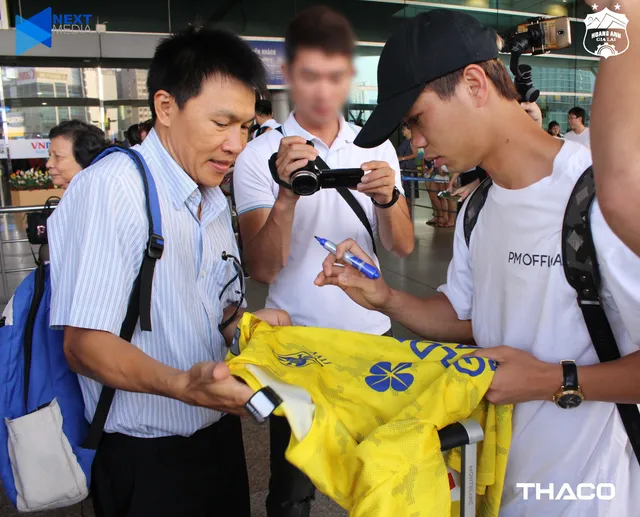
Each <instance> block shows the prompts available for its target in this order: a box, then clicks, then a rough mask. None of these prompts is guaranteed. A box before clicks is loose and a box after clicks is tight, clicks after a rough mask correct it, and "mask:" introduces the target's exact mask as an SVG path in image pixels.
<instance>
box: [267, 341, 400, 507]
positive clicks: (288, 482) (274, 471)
mask: <svg viewBox="0 0 640 517" xmlns="http://www.w3.org/2000/svg"><path fill="white" fill-rule="evenodd" d="M383 335H384V336H388V337H393V333H392V331H391V329H389V331H388V332H386V333H385V334H383ZM269 434H270V454H271V457H270V464H271V478H270V479H269V495H268V496H267V517H309V514H310V512H311V501H313V500H314V498H315V493H316V489H315V487H314V486H313V483H312V482H311V480H310V479H309V478H308V477H307V476H306V475H304V474H303V473H302V472H301V471H300V470H298V469H297V468H296V467H294V466H293V465H291V463H289V462H288V461H287V459H286V458H285V457H284V453H285V451H286V450H287V447H288V446H289V440H290V438H291V428H290V427H289V422H288V421H287V419H286V418H284V417H281V416H274V415H271V418H270V419H269Z"/></svg>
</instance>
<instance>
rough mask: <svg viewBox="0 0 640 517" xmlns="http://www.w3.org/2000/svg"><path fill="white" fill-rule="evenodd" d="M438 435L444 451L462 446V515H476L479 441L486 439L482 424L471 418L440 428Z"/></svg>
mask: <svg viewBox="0 0 640 517" xmlns="http://www.w3.org/2000/svg"><path fill="white" fill-rule="evenodd" d="M438 437H439V438H440V450H441V451H442V452H445V451H449V450H451V449H455V448H456V447H460V448H461V450H460V453H461V456H462V469H461V470H462V472H461V473H460V474H461V475H460V478H461V479H460V517H474V516H475V514H476V477H477V463H478V442H481V441H482V440H483V439H484V431H483V430H482V426H481V425H480V424H479V423H478V422H476V421H475V420H473V419H471V418H470V419H467V420H462V421H460V422H455V423H454V424H451V425H448V426H447V427H444V428H442V429H440V430H439V431H438Z"/></svg>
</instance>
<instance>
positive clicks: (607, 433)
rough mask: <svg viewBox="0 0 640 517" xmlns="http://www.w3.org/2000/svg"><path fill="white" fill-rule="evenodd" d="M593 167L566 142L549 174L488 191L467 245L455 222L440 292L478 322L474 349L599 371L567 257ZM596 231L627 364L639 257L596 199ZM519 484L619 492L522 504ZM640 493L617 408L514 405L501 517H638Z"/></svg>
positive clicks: (639, 319)
mask: <svg viewBox="0 0 640 517" xmlns="http://www.w3.org/2000/svg"><path fill="white" fill-rule="evenodd" d="M590 165H591V153H590V152H589V150H588V149H586V148H585V147H583V146H582V145H579V144H577V143H575V142H565V143H564V145H563V146H562V149H561V150H560V152H559V153H558V155H557V156H556V158H555V161H554V164H553V172H552V174H551V175H550V176H547V177H546V178H543V179H542V180H540V181H538V182H537V183H534V184H533V185H530V186H529V187H526V188H523V189H519V190H508V189H504V188H501V187H499V186H498V185H493V186H492V187H491V189H490V190H489V195H488V197H487V200H486V203H485V205H484V207H483V209H482V211H481V212H480V215H479V216H478V222H477V224H476V226H475V228H474V230H473V233H472V234H471V240H470V244H469V247H467V244H466V242H465V238H464V231H463V225H462V224H461V221H464V214H460V217H459V218H458V224H457V225H456V231H455V238H454V251H453V260H452V261H451V264H450V265H449V271H448V274H447V283H446V284H445V285H444V286H442V287H440V291H441V292H443V293H444V294H445V295H446V296H447V297H448V298H449V301H450V302H451V305H453V307H454V309H455V311H456V313H457V314H458V317H459V318H460V319H463V320H468V319H471V321H472V322H473V336H474V339H475V341H476V343H477V344H478V345H479V346H481V347H493V346H498V345H508V346H511V347H514V348H519V349H521V350H525V351H527V352H529V353H531V354H533V355H534V356H535V357H537V358H538V359H540V360H542V361H545V362H549V363H556V364H558V363H559V362H560V361H562V360H563V359H573V360H575V361H576V363H577V364H578V365H591V364H598V362H599V361H598V356H597V354H596V351H595V348H594V346H593V344H592V342H591V338H590V336H589V333H588V331H587V327H586V324H585V322H584V318H583V316H582V312H581V311H580V308H579V307H578V303H577V301H576V292H575V290H574V289H573V288H572V287H571V286H570V285H569V283H568V282H567V279H566V277H565V274H564V269H563V266H562V250H561V244H562V242H561V239H562V222H563V219H564V213H565V209H566V206H567V202H568V200H569V196H570V195H571V192H572V190H573V187H574V185H575V183H576V181H577V180H578V178H579V177H580V175H581V174H582V173H583V171H584V170H585V169H586V168H587V167H589V166H590ZM516 166H517V167H522V165H516ZM466 208H467V207H466V205H465V207H464V209H463V210H466ZM591 231H592V235H593V240H594V244H595V247H596V252H597V255H598V261H599V264H600V273H601V276H602V288H601V292H600V295H601V298H602V300H603V303H604V307H605V311H606V313H607V317H608V319H609V322H610V323H611V328H612V330H613V333H614V335H615V337H616V340H617V343H618V347H619V348H620V353H621V354H622V355H623V356H625V355H628V354H631V353H634V352H637V351H638V350H640V258H638V257H637V256H636V255H635V254H634V253H633V252H632V251H631V250H630V249H629V248H628V247H627V246H626V245H625V244H624V243H623V242H622V241H620V239H619V238H618V237H617V236H616V235H615V234H614V233H613V232H612V231H611V229H610V228H609V226H608V225H607V223H606V221H605V220H604V218H603V216H602V212H601V211H600V207H599V206H598V203H597V201H595V202H594V206H593V208H592V212H591ZM578 380H580V379H578ZM523 382H525V380H523ZM559 387H560V386H559V385H558V388H559ZM518 483H539V484H540V485H541V487H540V488H542V489H548V488H549V485H550V484H553V485H554V487H555V491H554V492H553V493H554V494H555V495H556V496H558V494H559V492H560V489H561V487H562V486H563V484H564V483H568V484H569V486H570V487H571V489H572V490H573V491H574V492H576V493H577V490H579V487H578V485H580V484H581V483H591V484H593V485H595V486H598V485H600V484H603V483H613V484H614V485H615V494H616V495H615V498H614V499H613V500H597V499H593V500H566V499H563V498H562V497H563V496H566V495H567V494H566V493H565V494H563V496H560V500H550V495H549V492H546V493H542V494H543V495H541V497H540V500H536V489H535V488H533V489H531V490H529V491H528V498H527V493H526V492H525V490H524V489H523V488H522V487H518ZM638 487H640V466H639V465H638V461H637V460H636V458H635V456H634V454H633V450H632V449H631V444H630V443H629V438H628V437H627V434H626V432H625V430H624V426H623V425H622V420H621V419H620V416H619V414H618V410H617V409H616V406H615V404H612V403H608V402H596V401H592V400H589V398H588V394H587V399H586V400H585V401H584V402H583V403H582V404H581V405H580V406H579V407H578V408H575V409H560V408H559V407H557V406H556V405H555V404H554V403H553V402H552V401H550V400H549V401H542V400H534V401H531V402H525V403H522V404H516V405H515V408H514V412H513V435H512V441H511V449H510V451H509V462H508V465H507V475H506V479H505V486H504V492H503V494H502V509H501V511H500V517H541V516H544V517H610V516H611V517H613V516H618V515H619V516H630V515H638V511H639V509H640V490H639V489H638ZM589 494H590V492H589V489H587V490H586V491H585V495H586V496H589ZM604 494H605V495H608V494H609V492H607V491H606V490H605V492H604Z"/></svg>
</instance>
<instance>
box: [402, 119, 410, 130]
mask: <svg viewBox="0 0 640 517" xmlns="http://www.w3.org/2000/svg"><path fill="white" fill-rule="evenodd" d="M405 129H411V126H409V124H408V123H407V122H404V121H403V122H400V131H404V130H405Z"/></svg>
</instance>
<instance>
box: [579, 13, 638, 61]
mask: <svg viewBox="0 0 640 517" xmlns="http://www.w3.org/2000/svg"><path fill="white" fill-rule="evenodd" d="M591 7H592V8H593V10H594V11H596V10H597V9H598V5H597V4H593V5H592V6H591ZM620 8H621V7H620V4H616V5H615V6H614V9H615V10H616V11H619V10H620ZM584 23H585V25H586V26H587V30H586V32H585V34H584V48H585V49H586V50H587V52H589V53H590V54H593V55H594V56H598V57H604V58H605V59H606V58H609V57H611V56H617V55H619V54H622V53H623V52H624V51H625V50H627V49H628V48H629V36H628V34H627V25H628V24H629V19H628V18H627V17H626V16H625V15H624V14H622V13H619V12H614V11H611V10H609V9H608V8H607V7H605V8H604V9H602V11H599V12H595V13H592V14H589V15H588V16H587V17H586V18H585V20H584Z"/></svg>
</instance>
